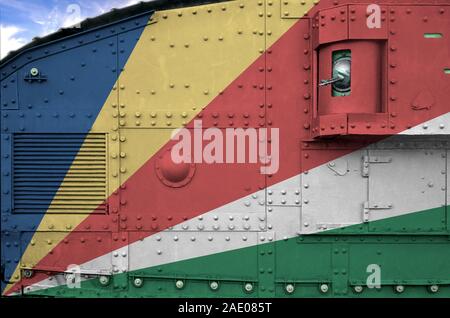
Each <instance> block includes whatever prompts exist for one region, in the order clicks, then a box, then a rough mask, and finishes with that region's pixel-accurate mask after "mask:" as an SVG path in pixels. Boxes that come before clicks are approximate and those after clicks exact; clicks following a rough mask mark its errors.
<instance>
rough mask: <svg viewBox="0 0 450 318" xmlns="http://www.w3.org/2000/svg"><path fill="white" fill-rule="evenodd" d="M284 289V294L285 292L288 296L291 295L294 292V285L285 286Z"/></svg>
mask: <svg viewBox="0 0 450 318" xmlns="http://www.w3.org/2000/svg"><path fill="white" fill-rule="evenodd" d="M285 289H286V292H287V293H288V294H292V293H293V292H294V290H295V287H294V285H292V284H287V285H286V287H285Z"/></svg>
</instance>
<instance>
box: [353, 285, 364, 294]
mask: <svg viewBox="0 0 450 318" xmlns="http://www.w3.org/2000/svg"><path fill="white" fill-rule="evenodd" d="M353 290H354V291H355V293H358V294H359V293H362V291H363V287H362V286H355V287H353Z"/></svg>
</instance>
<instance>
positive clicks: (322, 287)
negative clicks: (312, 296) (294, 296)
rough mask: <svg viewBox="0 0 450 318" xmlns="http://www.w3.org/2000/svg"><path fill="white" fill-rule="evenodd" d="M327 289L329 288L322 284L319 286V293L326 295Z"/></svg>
mask: <svg viewBox="0 0 450 318" xmlns="http://www.w3.org/2000/svg"><path fill="white" fill-rule="evenodd" d="M328 289H329V287H328V285H327V284H322V285H320V291H321V292H322V293H324V294H325V293H327V292H328Z"/></svg>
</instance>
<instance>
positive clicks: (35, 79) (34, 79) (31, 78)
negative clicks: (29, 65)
mask: <svg viewBox="0 0 450 318" xmlns="http://www.w3.org/2000/svg"><path fill="white" fill-rule="evenodd" d="M23 79H24V80H25V82H28V83H33V82H38V83H42V82H45V81H47V76H45V75H37V76H32V75H31V74H27V75H25V76H24V78H23Z"/></svg>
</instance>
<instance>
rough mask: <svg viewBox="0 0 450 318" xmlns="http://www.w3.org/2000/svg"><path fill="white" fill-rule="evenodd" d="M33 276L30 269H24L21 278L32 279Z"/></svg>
mask: <svg viewBox="0 0 450 318" xmlns="http://www.w3.org/2000/svg"><path fill="white" fill-rule="evenodd" d="M33 275H34V272H33V271H32V270H31V269H25V270H24V271H23V276H24V277H25V278H31V277H33Z"/></svg>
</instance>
